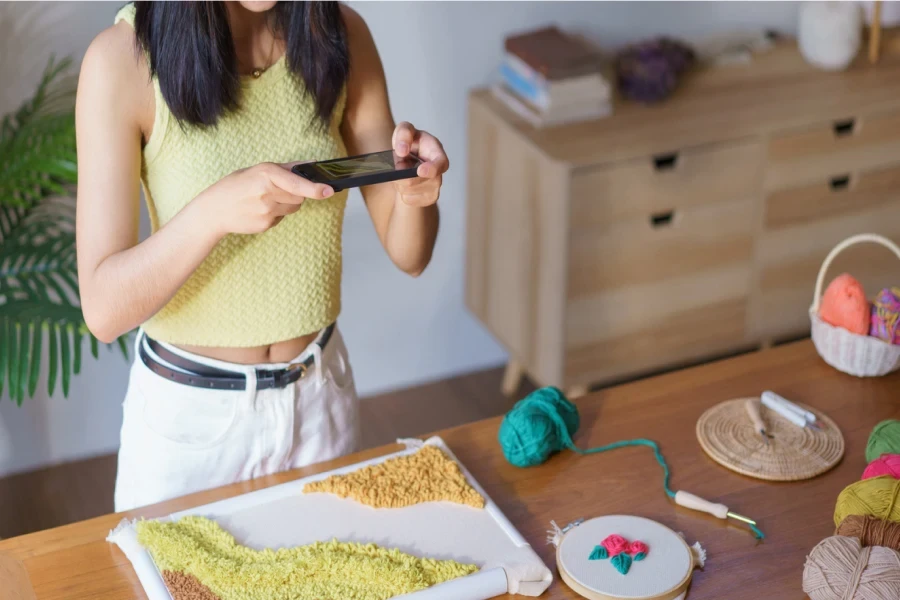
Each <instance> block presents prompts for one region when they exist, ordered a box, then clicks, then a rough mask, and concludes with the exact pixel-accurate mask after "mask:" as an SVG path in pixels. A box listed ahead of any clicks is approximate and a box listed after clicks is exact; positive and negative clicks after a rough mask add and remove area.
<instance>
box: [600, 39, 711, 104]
mask: <svg viewBox="0 0 900 600" xmlns="http://www.w3.org/2000/svg"><path fill="white" fill-rule="evenodd" d="M695 61H696V57H695V55H694V51H693V50H692V49H691V48H690V47H689V46H686V45H685V44H682V43H681V42H678V41H675V40H672V39H669V38H665V37H661V38H658V39H654V40H649V41H646V42H642V43H639V44H635V45H634V46H630V47H628V48H625V49H624V50H622V51H621V52H619V54H618V56H617V59H616V75H617V78H618V83H619V91H620V92H621V94H622V95H623V96H625V97H626V98H630V99H631V100H634V101H636V102H646V103H653V102H659V101H661V100H665V99H666V98H668V97H669V96H670V95H671V94H672V92H674V91H675V88H677V87H678V83H679V82H680V80H681V77H682V75H683V74H684V72H685V71H687V70H688V69H689V68H690V67H691V66H693V65H694V62H695Z"/></svg>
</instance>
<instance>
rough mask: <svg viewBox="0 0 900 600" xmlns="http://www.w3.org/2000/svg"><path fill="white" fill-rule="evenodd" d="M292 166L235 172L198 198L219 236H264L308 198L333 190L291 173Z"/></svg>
mask: <svg viewBox="0 0 900 600" xmlns="http://www.w3.org/2000/svg"><path fill="white" fill-rule="evenodd" d="M291 166H293V164H291V165H279V164H275V163H261V164H258V165H256V166H253V167H249V168H246V169H240V170H238V171H235V172H234V173H232V174H231V175H227V176H225V177H223V178H222V179H220V180H219V181H218V182H216V183H214V184H213V185H211V186H210V187H208V188H207V189H206V190H205V191H203V192H202V193H201V194H200V195H199V196H197V198H196V201H199V202H200V203H201V204H203V205H204V211H203V212H204V214H206V215H208V216H209V218H210V222H211V223H213V226H214V227H215V228H216V231H217V233H218V234H219V235H223V236H224V235H225V234H228V233H243V234H249V233H262V232H264V231H266V230H268V229H271V228H272V227H274V226H275V225H277V224H278V223H279V222H281V220H282V219H283V218H284V217H285V216H287V215H290V214H292V213H295V212H297V211H298V210H300V206H301V205H302V204H303V202H304V201H305V200H306V199H307V198H328V197H329V196H331V195H333V194H334V190H333V189H331V187H329V186H327V185H323V184H320V183H313V182H311V181H309V180H307V179H304V178H303V177H300V176H299V175H295V174H294V173H291V171H290V167H291Z"/></svg>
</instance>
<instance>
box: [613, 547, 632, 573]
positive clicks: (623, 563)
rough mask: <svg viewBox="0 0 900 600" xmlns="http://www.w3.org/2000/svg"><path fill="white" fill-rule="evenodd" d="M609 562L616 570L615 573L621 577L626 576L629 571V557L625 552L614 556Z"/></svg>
mask: <svg viewBox="0 0 900 600" xmlns="http://www.w3.org/2000/svg"><path fill="white" fill-rule="evenodd" d="M610 562H611V563H612V566H614V567H615V568H616V571H618V572H619V573H621V574H622V575H628V571H630V570H631V556H630V555H628V554H627V553H625V552H620V553H619V554H616V555H615V556H613V557H612V559H610Z"/></svg>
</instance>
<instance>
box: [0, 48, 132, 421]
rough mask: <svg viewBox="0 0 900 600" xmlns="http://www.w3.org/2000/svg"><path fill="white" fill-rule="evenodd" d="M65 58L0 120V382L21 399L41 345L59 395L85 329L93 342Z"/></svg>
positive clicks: (38, 369) (37, 372)
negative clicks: (84, 303) (81, 282)
mask: <svg viewBox="0 0 900 600" xmlns="http://www.w3.org/2000/svg"><path fill="white" fill-rule="evenodd" d="M69 66H70V61H69V60H68V59H66V60H62V61H56V60H55V59H54V58H53V57H51V58H50V60H49V62H48V64H47V67H46V68H45V69H44V73H43V76H42V77H41V80H40V82H39V84H38V86H37V89H36V90H35V92H34V94H33V95H32V96H31V98H29V99H27V100H26V101H25V102H23V103H22V105H21V106H19V108H18V109H17V110H16V111H14V112H13V113H11V114H8V115H6V116H4V117H3V120H2V123H0V391H3V390H6V391H7V392H8V394H9V397H10V398H11V399H13V400H14V401H15V402H16V403H18V404H19V405H20V406H21V404H22V402H23V401H24V399H25V397H26V395H27V396H28V397H33V396H34V394H35V392H36V390H37V389H38V383H39V380H40V379H41V373H42V371H44V369H42V359H43V356H44V351H45V349H46V357H47V361H48V362H47V366H46V385H47V392H48V394H50V395H53V393H54V391H55V390H56V388H57V382H59V383H60V387H61V389H62V392H63V395H68V393H69V386H70V382H71V378H72V375H73V374H77V373H78V372H79V371H80V369H81V358H82V345H83V343H84V342H85V338H88V340H89V344H90V348H91V353H92V354H93V355H94V357H95V358H96V357H97V352H98V341H97V339H96V338H95V337H94V336H92V335H91V334H90V332H89V331H88V329H87V326H86V325H85V323H84V318H83V316H82V313H81V308H80V302H79V295H78V273H77V270H76V260H75V201H74V190H75V181H76V177H77V170H76V153H75V116H74V86H72V85H71V80H70V79H67V78H66V77H65V75H66V72H67V70H68V67H69ZM118 344H119V347H120V348H121V350H122V352H123V353H124V354H125V355H126V356H127V344H126V342H125V339H124V337H123V338H119V340H118Z"/></svg>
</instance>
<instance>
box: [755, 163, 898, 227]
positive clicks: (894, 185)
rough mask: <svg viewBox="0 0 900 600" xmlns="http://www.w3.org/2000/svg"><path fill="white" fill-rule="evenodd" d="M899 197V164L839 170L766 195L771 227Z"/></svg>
mask: <svg viewBox="0 0 900 600" xmlns="http://www.w3.org/2000/svg"><path fill="white" fill-rule="evenodd" d="M898 199H900V166H898V165H892V166H890V167H884V168H876V169H873V170H869V171H857V172H845V173H836V174H835V175H833V176H831V177H828V178H823V180H822V181H820V182H817V183H813V184H810V185H804V186H798V187H793V188H787V189H784V190H778V191H774V192H770V193H769V194H768V195H767V196H766V216H765V226H766V229H768V230H776V229H782V228H784V227H792V226H795V225H802V224H804V223H812V222H815V221H819V220H822V219H830V218H833V217H836V216H840V215H844V214H851V213H858V212H859V211H861V210H866V209H868V208H873V207H877V206H879V205H882V204H884V203H887V202H896V201H897V200H898Z"/></svg>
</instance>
